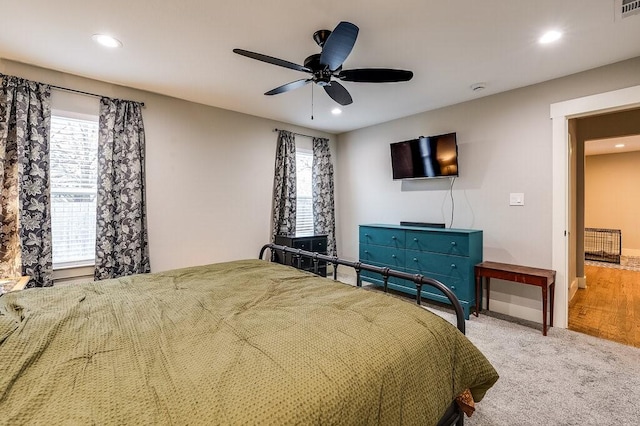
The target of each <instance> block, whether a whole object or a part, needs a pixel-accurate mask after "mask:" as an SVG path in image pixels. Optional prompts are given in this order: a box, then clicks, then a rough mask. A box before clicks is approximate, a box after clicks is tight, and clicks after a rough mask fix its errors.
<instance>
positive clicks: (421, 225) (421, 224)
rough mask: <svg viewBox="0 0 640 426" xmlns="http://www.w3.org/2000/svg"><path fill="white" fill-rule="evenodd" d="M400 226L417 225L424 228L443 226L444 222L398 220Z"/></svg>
mask: <svg viewBox="0 0 640 426" xmlns="http://www.w3.org/2000/svg"><path fill="white" fill-rule="evenodd" d="M400 226H417V227H424V228H444V227H445V224H444V223H429V222H400Z"/></svg>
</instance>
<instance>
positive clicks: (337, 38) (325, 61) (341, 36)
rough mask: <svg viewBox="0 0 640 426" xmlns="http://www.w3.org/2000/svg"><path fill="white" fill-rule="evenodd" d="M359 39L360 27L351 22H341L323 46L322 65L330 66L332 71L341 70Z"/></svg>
mask: <svg viewBox="0 0 640 426" xmlns="http://www.w3.org/2000/svg"><path fill="white" fill-rule="evenodd" d="M357 37H358V27H356V26H355V25H353V24H352V23H351V22H345V21H343V22H340V23H339V24H338V25H337V26H336V28H335V29H334V30H333V31H332V32H331V34H330V35H329V38H327V41H325V42H324V46H322V53H321V54H320V64H322V65H326V66H328V67H329V69H330V70H331V71H335V70H337V69H338V68H340V66H341V65H342V63H343V62H344V61H345V59H347V56H349V53H351V49H353V45H354V44H355V43H356V38H357Z"/></svg>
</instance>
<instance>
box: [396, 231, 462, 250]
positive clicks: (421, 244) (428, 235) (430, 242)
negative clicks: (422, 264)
mask: <svg viewBox="0 0 640 426" xmlns="http://www.w3.org/2000/svg"><path fill="white" fill-rule="evenodd" d="M406 247H407V249H408V250H420V251H430V252H435V253H444V254H452V255H455V256H468V255H469V237H468V236H467V235H461V234H455V233H435V232H416V231H407V235H406Z"/></svg>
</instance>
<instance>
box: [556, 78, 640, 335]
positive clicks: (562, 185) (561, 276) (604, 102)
mask: <svg viewBox="0 0 640 426" xmlns="http://www.w3.org/2000/svg"><path fill="white" fill-rule="evenodd" d="M639 107H640V86H634V87H629V88H626V89H620V90H615V91H612V92H607V93H602V94H598V95H592V96H586V97H583V98H578V99H572V100H569V101H564V102H558V103H555V104H552V105H551V107H550V117H551V119H552V132H553V135H552V141H553V142H552V144H553V146H552V151H553V164H552V170H553V188H552V191H553V195H552V200H553V207H552V253H551V256H552V268H553V269H554V270H555V271H556V282H557V286H556V305H555V312H554V315H555V318H556V324H555V325H556V326H558V327H562V328H567V326H568V314H569V300H570V297H569V295H570V292H575V291H577V282H578V279H577V278H578V274H577V271H576V268H575V258H576V256H575V253H576V251H575V250H576V248H575V247H574V248H573V249H572V250H571V256H570V245H571V244H570V241H571V240H570V238H569V237H570V236H571V235H572V234H571V232H570V231H571V230H572V229H579V228H576V227H575V222H576V220H575V218H573V217H571V216H570V215H569V212H570V210H569V207H570V205H571V202H570V201H571V199H570V196H572V192H571V191H570V183H572V182H573V181H575V179H576V176H575V175H574V176H573V177H572V176H571V174H570V170H571V168H570V159H571V154H572V148H571V143H570V132H569V122H570V120H571V119H572V118H580V117H587V116H591V115H596V114H604V113H608V112H616V111H623V110H629V109H632V108H639ZM570 179H573V181H572V180H570ZM570 261H571V262H572V265H573V267H572V268H571V269H570V268H569V264H570ZM582 276H584V275H582Z"/></svg>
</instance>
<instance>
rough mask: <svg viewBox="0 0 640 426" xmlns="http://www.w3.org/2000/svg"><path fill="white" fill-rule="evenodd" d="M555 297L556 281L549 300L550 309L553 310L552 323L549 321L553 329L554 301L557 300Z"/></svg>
mask: <svg viewBox="0 0 640 426" xmlns="http://www.w3.org/2000/svg"><path fill="white" fill-rule="evenodd" d="M555 295H556V283H555V281H554V282H552V283H551V297H550V298H549V304H550V306H549V308H550V309H551V313H550V317H551V318H550V321H549V326H550V327H553V299H555Z"/></svg>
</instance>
